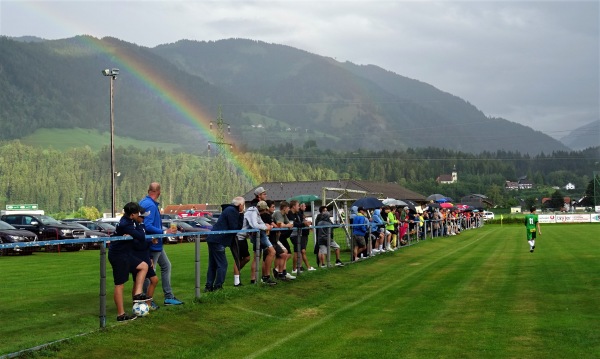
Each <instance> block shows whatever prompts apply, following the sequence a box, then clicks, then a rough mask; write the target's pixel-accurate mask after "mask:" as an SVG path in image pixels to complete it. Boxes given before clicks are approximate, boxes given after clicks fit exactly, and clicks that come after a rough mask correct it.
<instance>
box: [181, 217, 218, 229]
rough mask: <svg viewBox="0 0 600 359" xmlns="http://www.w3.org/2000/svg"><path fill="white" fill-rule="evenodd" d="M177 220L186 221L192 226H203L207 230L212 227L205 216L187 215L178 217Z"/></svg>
mask: <svg viewBox="0 0 600 359" xmlns="http://www.w3.org/2000/svg"><path fill="white" fill-rule="evenodd" d="M177 222H183V223H187V224H189V225H190V226H192V227H196V228H204V229H208V230H211V229H212V227H213V224H212V223H211V222H210V220H209V219H208V218H207V217H187V218H182V219H179V220H177Z"/></svg>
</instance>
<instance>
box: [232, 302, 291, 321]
mask: <svg viewBox="0 0 600 359" xmlns="http://www.w3.org/2000/svg"><path fill="white" fill-rule="evenodd" d="M232 308H235V309H239V310H241V311H244V312H248V313H252V314H256V315H260V316H263V317H267V318H272V319H279V320H292V319H291V318H282V317H277V316H274V315H271V314H268V313H263V312H259V311H257V310H252V309H248V308H244V307H240V306H239V305H236V306H233V307H232Z"/></svg>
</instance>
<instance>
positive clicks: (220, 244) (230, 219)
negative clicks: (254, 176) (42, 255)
mask: <svg viewBox="0 0 600 359" xmlns="http://www.w3.org/2000/svg"><path fill="white" fill-rule="evenodd" d="M244 207H245V201H244V197H235V198H234V199H233V200H232V201H231V204H224V205H221V208H222V211H221V215H220V216H219V219H218V220H217V223H215V225H214V226H213V228H212V230H213V231H233V230H240V229H242V225H243V222H244V214H243V213H244V209H245V208H244ZM236 240H237V239H236V233H221V234H214V235H209V236H208V238H207V239H206V243H207V244H208V270H207V272H206V287H205V291H206V292H212V291H214V290H218V289H222V288H223V283H224V282H225V276H226V274H227V257H226V256H225V247H230V246H231V242H232V241H236Z"/></svg>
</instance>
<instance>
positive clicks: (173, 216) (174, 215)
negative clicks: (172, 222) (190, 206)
mask: <svg viewBox="0 0 600 359" xmlns="http://www.w3.org/2000/svg"><path fill="white" fill-rule="evenodd" d="M178 218H181V217H179V216H178V215H176V214H161V215H160V219H178Z"/></svg>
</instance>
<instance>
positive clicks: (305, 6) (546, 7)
mask: <svg viewBox="0 0 600 359" xmlns="http://www.w3.org/2000/svg"><path fill="white" fill-rule="evenodd" d="M599 18H600V6H599V2H598V1H596V0H593V1H536V2H533V1H509V0H504V1H485V0H480V1H460V2H458V1H438V2H430V1H378V0H371V1H367V0H359V1H337V0H324V1H323V0H321V1H304V0H294V1H260V0H257V1H225V0H219V1H175V0H169V1H135V0H130V1H120V2H116V1H101V0H96V1H87V0H79V1H11V0H0V34H2V35H6V36H24V35H33V36H39V37H42V38H46V39H59V38H67V37H72V36H75V35H82V34H86V35H92V36H95V37H104V36H113V37H116V38H119V39H122V40H124V41H128V42H133V43H136V44H138V45H142V46H148V47H154V46H156V45H159V44H164V43H170V42H175V41H177V40H180V39H190V40H199V41H208V40H219V39H227V38H247V39H253V40H261V41H265V42H269V43H277V44H284V45H289V46H293V47H296V48H299V49H302V50H306V51H309V52H312V53H315V54H318V55H323V56H328V57H333V58H335V59H337V60H338V61H351V62H353V63H356V64H374V65H378V66H381V67H383V68H385V69H387V70H390V71H393V72H395V73H397V74H400V75H403V76H406V77H410V78H413V79H417V80H420V81H423V82H427V83H429V84H431V85H434V86H435V87H437V88H439V89H441V90H443V91H446V92H449V93H451V94H454V95H456V96H459V97H461V98H463V99H465V100H467V101H469V102H470V103H471V104H473V105H475V106H476V107H478V108H479V109H481V110H482V111H483V112H484V113H485V114H486V115H488V116H496V117H503V118H506V119H508V120H510V121H513V122H518V123H521V124H524V125H526V126H530V127H532V128H534V129H536V130H540V131H543V132H545V133H547V134H549V135H551V136H553V137H556V138H560V137H562V136H564V135H566V134H568V132H569V131H570V130H571V129H574V128H575V127H579V126H581V125H584V124H587V123H589V122H592V121H594V120H598V119H599V107H600V106H599V97H600V94H599V90H598V88H599V83H600V75H599V67H600V65H599V64H600V62H599V57H600V55H599V53H600V49H599V48H600V45H599V43H600V36H599V33H600V29H599ZM599 142H600V139H599Z"/></svg>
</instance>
